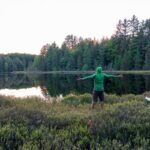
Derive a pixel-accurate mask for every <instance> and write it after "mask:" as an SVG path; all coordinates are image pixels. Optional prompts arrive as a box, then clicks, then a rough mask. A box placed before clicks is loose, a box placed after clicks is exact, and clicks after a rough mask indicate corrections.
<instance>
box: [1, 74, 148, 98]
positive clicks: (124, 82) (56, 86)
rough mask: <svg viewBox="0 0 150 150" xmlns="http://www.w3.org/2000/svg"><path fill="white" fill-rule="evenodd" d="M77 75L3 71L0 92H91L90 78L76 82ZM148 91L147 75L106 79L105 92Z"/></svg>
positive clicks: (44, 94)
mask: <svg viewBox="0 0 150 150" xmlns="http://www.w3.org/2000/svg"><path fill="white" fill-rule="evenodd" d="M83 76H85V75H81V74H80V75H79V74H5V75H0V95H7V96H16V97H27V96H38V97H41V98H42V99H47V98H48V97H56V96H65V95H67V94H70V93H77V94H83V93H91V92H92V89H93V80H84V81H77V80H76V79H77V78H78V77H83ZM145 91H150V75H137V74H136V75H133V74H132V75H131V74H130V75H127V74H125V75H123V78H115V79H107V80H105V92H106V93H108V94H113V93H116V94H118V95H123V94H129V93H131V94H141V93H144V92H145Z"/></svg>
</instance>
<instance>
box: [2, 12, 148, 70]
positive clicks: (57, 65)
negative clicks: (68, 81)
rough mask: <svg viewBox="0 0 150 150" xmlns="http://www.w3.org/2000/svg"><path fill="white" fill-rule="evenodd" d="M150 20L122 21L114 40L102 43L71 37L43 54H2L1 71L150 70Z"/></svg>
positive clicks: (51, 46) (50, 45)
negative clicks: (101, 68)
mask: <svg viewBox="0 0 150 150" xmlns="http://www.w3.org/2000/svg"><path fill="white" fill-rule="evenodd" d="M149 58H150V19H146V20H142V21H139V19H138V18H137V17H136V16H135V15H133V16H132V17H131V19H123V20H119V22H118V24H117V25H116V31H115V33H114V34H113V35H112V36H111V37H110V38H103V39H101V40H100V41H99V40H96V39H91V38H85V39H83V38H82V37H76V36H75V35H67V36H66V38H65V40H64V42H63V43H62V45H61V46H60V47H59V46H58V45H57V44H56V43H52V44H46V45H44V46H43V47H42V48H41V50H40V55H36V56H35V55H23V54H10V55H9V54H8V55H0V66H1V67H0V72H10V71H22V70H32V71H33V70H34V71H35V70H37V71H38V70H39V71H56V70H95V68H96V67H97V66H102V67H103V68H104V69H105V70H147V69H150V59H149Z"/></svg>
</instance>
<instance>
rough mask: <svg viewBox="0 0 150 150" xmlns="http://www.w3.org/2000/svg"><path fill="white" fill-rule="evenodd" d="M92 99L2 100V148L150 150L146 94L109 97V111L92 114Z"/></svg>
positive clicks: (80, 96)
mask: <svg viewBox="0 0 150 150" xmlns="http://www.w3.org/2000/svg"><path fill="white" fill-rule="evenodd" d="M90 99H91V95H89V94H84V95H68V96H66V97H65V98H64V99H63V100H62V101H61V102H53V103H48V102H44V101H41V100H40V99H38V98H27V99H19V98H11V97H3V96H0V121H1V122H0V149H3V150H6V149H7V150H13V149H15V150H17V149H19V150H37V149H40V150H42V149H46V150H54V149H64V150H66V149H98V150H101V149H105V150H111V149H117V150H119V149H124V150H130V149H143V150H145V149H149V148H150V117H149V116H150V105H149V104H148V103H147V102H146V101H145V100H144V96H143V95H137V96H135V95H125V96H121V97H120V96H116V95H106V104H105V106H104V109H103V110H102V109H100V107H98V105H97V107H96V109H94V110H91V109H90ZM90 119H91V120H92V122H93V124H92V126H91V128H88V126H87V122H88V120H90Z"/></svg>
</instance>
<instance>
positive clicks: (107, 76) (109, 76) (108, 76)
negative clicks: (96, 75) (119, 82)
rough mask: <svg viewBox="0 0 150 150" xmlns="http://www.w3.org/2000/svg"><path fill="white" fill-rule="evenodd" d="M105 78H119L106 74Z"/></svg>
mask: <svg viewBox="0 0 150 150" xmlns="http://www.w3.org/2000/svg"><path fill="white" fill-rule="evenodd" d="M104 77H106V78H117V77H118V76H116V75H111V74H104Z"/></svg>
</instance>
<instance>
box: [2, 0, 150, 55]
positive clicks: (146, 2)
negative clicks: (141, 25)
mask: <svg viewBox="0 0 150 150" xmlns="http://www.w3.org/2000/svg"><path fill="white" fill-rule="evenodd" d="M149 6H150V0H0V53H15V52H18V53H31V54H39V52H40V49H41V47H42V46H43V45H45V44H47V43H49V44H51V43H52V42H54V41H55V42H56V44H58V45H59V46H60V45H61V44H62V42H63V41H64V39H65V37H66V36H67V35H68V34H73V35H76V36H77V37H79V36H82V37H83V38H88V37H90V38H94V37H95V38H97V39H101V38H102V37H106V36H107V37H110V36H111V35H112V34H113V33H114V30H115V29H116V24H117V23H118V21H119V19H121V20H123V19H124V18H127V19H130V18H131V17H132V16H133V15H136V16H137V17H138V19H139V20H140V21H141V20H145V19H149V18H150V17H149V15H150V8H149Z"/></svg>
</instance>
